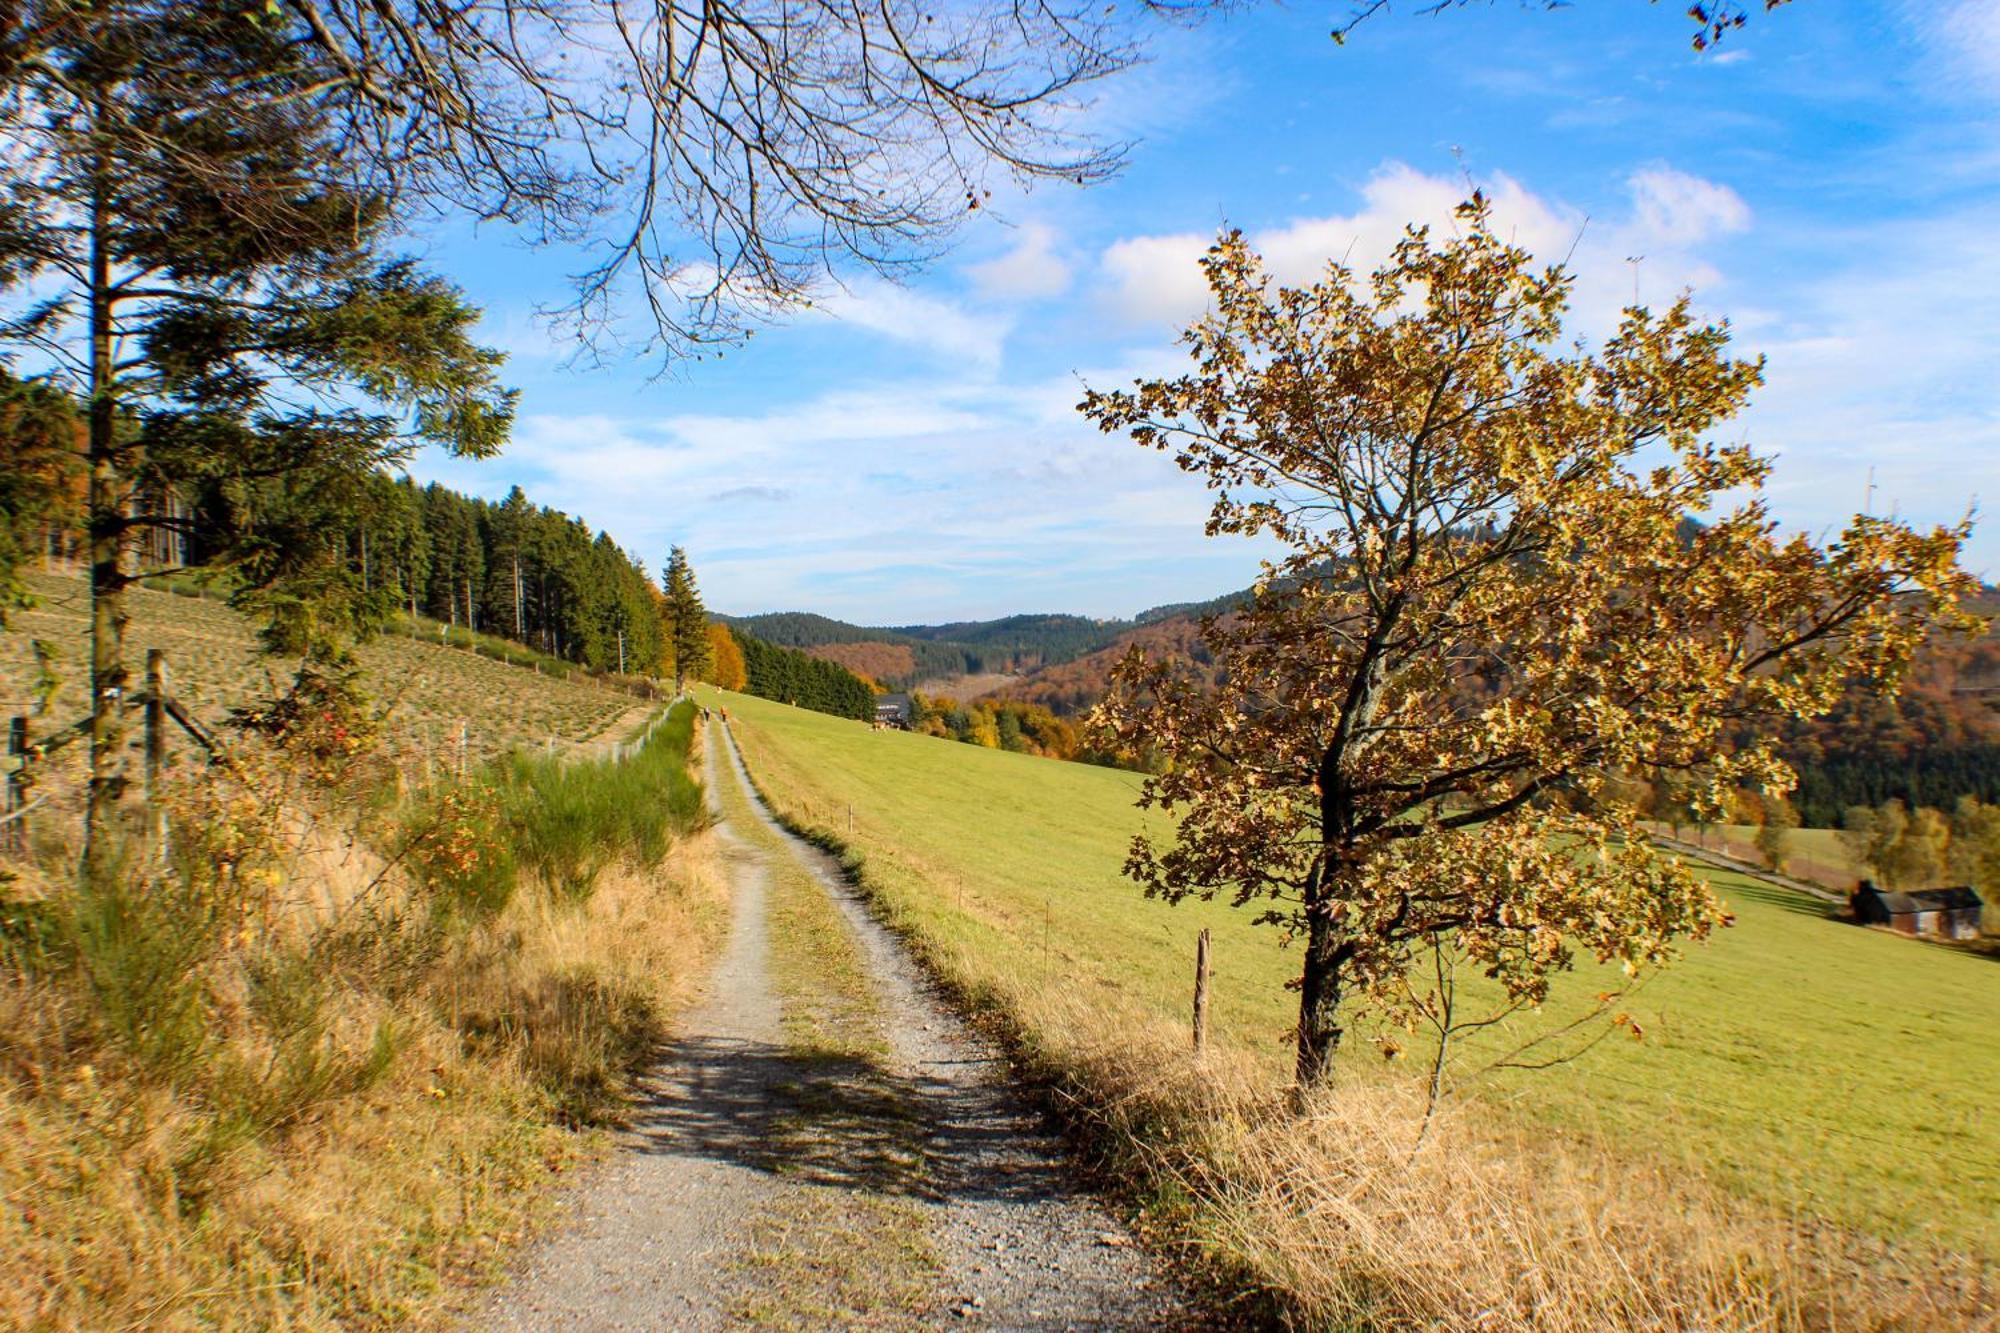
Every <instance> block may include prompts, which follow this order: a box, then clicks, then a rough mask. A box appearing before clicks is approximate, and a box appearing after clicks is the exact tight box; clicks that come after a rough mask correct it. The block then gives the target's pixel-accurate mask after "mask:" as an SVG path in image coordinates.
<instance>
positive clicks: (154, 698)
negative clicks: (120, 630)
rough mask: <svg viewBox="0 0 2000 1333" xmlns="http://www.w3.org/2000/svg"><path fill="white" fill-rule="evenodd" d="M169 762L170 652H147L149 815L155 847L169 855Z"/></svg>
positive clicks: (157, 649)
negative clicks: (164, 782)
mask: <svg viewBox="0 0 2000 1333" xmlns="http://www.w3.org/2000/svg"><path fill="white" fill-rule="evenodd" d="M166 758H167V650H166V649H164V648H148V649H147V650H146V814H147V817H148V818H149V819H150V820H151V822H152V825H153V845H154V846H155V847H157V848H159V851H160V856H161V858H162V859H164V858H165V857H166V854H167V814H166V811H165V810H164V809H163V808H162V807H161V805H160V770H161V768H162V767H164V766H165V764H166Z"/></svg>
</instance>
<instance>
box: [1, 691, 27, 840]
mask: <svg viewBox="0 0 2000 1333" xmlns="http://www.w3.org/2000/svg"><path fill="white" fill-rule="evenodd" d="M29 748H30V746H29V740H28V718H27V715H26V714H25V713H17V714H15V716H14V720H13V721H12V722H11V723H10V724H9V725H8V727H7V753H8V754H10V755H12V756H14V758H15V759H16V761H17V762H16V763H15V765H14V768H13V770H12V771H11V772H9V773H8V774H7V813H8V814H10V815H11V814H13V813H14V812H15V811H17V810H19V809H21V808H22V807H23V806H25V805H27V803H28V787H29V784H30V782H31V781H32V779H30V778H29V776H28V751H29ZM27 846H28V818H27V816H26V815H22V816H21V817H20V818H18V819H10V820H8V821H7V822H6V823H5V824H0V848H4V849H5V850H7V851H9V852H14V853H18V852H21V851H24V850H25V849H26V848H27Z"/></svg>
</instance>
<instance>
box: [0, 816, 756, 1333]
mask: <svg viewBox="0 0 2000 1333" xmlns="http://www.w3.org/2000/svg"><path fill="white" fill-rule="evenodd" d="M206 785H208V786H209V787H211V788H213V787H214V786H215V782H214V781H211V782H210V783H209V784H206ZM215 795H216V793H215V792H214V791H213V790H210V791H208V792H207V793H206V796H205V799H207V800H208V802H209V803H208V804H206V805H198V808H199V809H201V810H203V811H204V812H206V813H208V814H211V815H212V814H213V813H214V810H215V808H216V803H215V801H214V799H213V798H214V797H215ZM224 795H225V796H228V797H229V799H226V800H224V801H222V802H221V806H222V808H223V809H224V810H235V811H236V814H234V815H232V816H228V819H229V820H237V821H240V824H239V823H236V822H227V821H226V820H224V819H222V817H217V820H216V821H215V822H211V823H210V824H207V825H204V826H203V827H202V828H201V833H202V836H204V837H207V838H210V839H214V838H218V837H221V838H224V839H225V840H228V839H234V840H235V841H234V843H233V844H232V845H234V846H238V847H240V848H244V849H254V848H256V847H258V846H264V850H263V851H261V852H258V851H255V850H245V852H244V858H243V861H242V863H241V866H240V867H239V868H238V869H237V870H236V871H234V872H232V873H230V874H226V875H219V876H215V877H212V878H209V879H200V878H199V877H176V876H171V875H159V876H155V877H153V878H152V879H150V880H148V881H147V882H146V885H145V888H146V890H147V892H148V893H149V894H151V895H154V896H140V895H129V894H128V896H126V897H123V898H119V897H116V896H114V897H112V898H110V899H107V898H104V897H103V896H101V895H100V896H93V895H92V894H91V893H90V892H88V891H85V890H81V889H78V888H75V887H73V886H72V885H71V884H70V883H69V882H68V879H67V877H66V875H65V874H64V872H63V870H62V866H61V863H60V862H59V861H57V860H50V861H47V862H44V863H43V864H42V865H41V866H39V867H21V868H20V869H22V870H25V871H26V872H27V873H23V874H17V876H16V877H15V878H14V879H13V881H12V882H11V883H0V916H4V917H5V918H6V919H5V921H4V922H0V1199H4V1200H5V1204H4V1206H0V1327H34V1328H42V1327H47V1328H90V1329H104V1328H125V1327H131V1328H183V1327H187V1328H192V1327H204V1328H206V1327H256V1328H265V1327H335V1326H340V1327H347V1326H355V1325H363V1326H367V1325H384V1326H386V1325H395V1326H404V1325H417V1326H425V1325H434V1324H440V1323H442V1322H444V1321H445V1320H446V1319H447V1318H448V1316H449V1314H450V1312H451V1309H452V1306H453V1302H454V1299H455V1296H456V1294H457V1293H460V1292H463V1291H464V1290H466V1289H467V1287H468V1285H469V1284H470V1283H472V1282H473V1281H476V1280H477V1279H478V1278H479V1277H481V1276H482V1275H485V1274H489V1273H491V1272H493V1271H495V1270H496V1269H497V1266H498V1262H499V1261H500V1259H501V1258H502V1257H503V1256H504V1255H505V1254H506V1253H507V1252H508V1251H509V1250H510V1249H511V1247H512V1246H513V1244H514V1243H516V1242H517V1241H518V1240H519V1239H520V1238H521V1237H522V1235H523V1234H524V1233H525V1232H526V1231H527V1230H529V1229H530V1228H531V1227H532V1226H533V1225H534V1224H535V1222H536V1219H537V1217H538V1216H539V1215H540V1213H541V1211H542V1209H543V1208H544V1206H545V1204H546V1202H547V1200H548V1198H549V1195H550V1191H549V1189H548V1188H547V1186H548V1184H549V1183H550V1181H551V1180H552V1178H553V1177H554V1176H555V1174H556V1173H559V1172H560V1171H562V1170H563V1169H564V1168H565V1167H566V1166H567V1165H569V1164H571V1163H573V1162H574V1161H576V1160H577V1159H578V1158H579V1157H580V1156H582V1155H583V1154H585V1153H587V1152H588V1151H589V1150H590V1149H591V1147H592V1145H593V1143H594V1142H595V1139H594V1136H593V1134H592V1132H590V1129H589V1127H590V1126H592V1125H596V1124H601V1123H604V1122H605V1121H607V1120H610V1119H615V1118H616V1116H617V1114H618V1112H619V1109H620V1107H621V1105H622V1098H623V1095H624V1092H625V1089H626V1087H627V1086H628V1080H629V1077H630V1075H631V1074H632V1073H633V1072H634V1070H635V1068H636V1066H638V1065H639V1064H641V1063H644V1062H646V1061H648V1060H649V1059H650V1058H651V1056H652V1053H653V1050H654V1046H655V1043H656V1042H657V1041H658V1040H659V1038H660V1037H661V1035H662V1034H663V1032H664V1029H665V1024H666V1023H667V1022H668V1021H669V1020H670V1017H671V1015H672V1013H673V1011H674V1009H675V1007H676V1006H677V1005H679V1004H680V1003H681V1002H682V1001H684V1000H685V999H686V998H687V994H688V991H689V988H690V987H691V986H692V985H693V984H694V983H695V980H696V978H697V977H698V976H699V975H700V973H701V971H702V966H703V962H704V959H705V956H706V955H707V953H708V952H709V951H710V949H711V948H712V946H713V944H714V943H715V941H716V940H717V938H718V937H719V934H720V932H721V928H722V926H723V925H724V924H725V922H726V910H727V909H726V904H727V897H726V890H725V883H726V881H725V879H724V873H723V870H722V867H721V863H720V861H719V859H718V857H717V855H716V852H715V848H714V846H713V843H712V838H711V836H710V835H708V834H706V833H695V834H692V835H689V836H685V837H681V838H679V839H677V840H676V841H675V843H674V845H673V847H672V850H671V851H669V853H668V854H667V859H666V860H665V861H664V863H662V864H661V865H659V866H657V867H652V868H648V869H640V868H637V867H635V866H631V865H614V866H611V867H608V868H606V869H605V870H604V871H603V873H602V874H600V875H599V876H598V878H597V880H596V883H595V888H594V891H593V892H591V893H590V894H589V895H588V897H587V898H585V899H583V900H581V901H579V900H577V899H576V898H575V897H573V896H572V897H568V898H559V897H558V895H555V894H551V893H549V892H547V891H545V890H544V889H543V888H542V887H541V886H539V885H537V884H534V883H532V882H529V883H524V884H523V885H522V886H521V888H520V890H519V891H518V892H516V893H515V894H514V895H513V897H512V898H511V899H510V900H509V901H508V902H507V904H506V906H505V907H504V908H502V909H501V910H500V911H499V912H498V913H497V914H495V915H493V916H492V917H491V918H490V919H485V920H480V921H476V922H467V921H463V920H460V921H440V920H439V919H437V918H436V917H435V916H434V914H431V913H428V912H427V911H426V910H425V904H424V901H423V899H422V895H421V893H420V892H419V890H418V889H417V888H416V887H415V886H414V885H413V884H412V883H410V882H409V881H408V880H407V879H406V878H405V877H404V874H403V868H402V867H401V866H399V865H398V864H397V863H396V862H395V859H394V856H393V854H385V853H384V852H383V851H381V850H378V848H379V846H380V845H381V843H380V839H379V838H372V839H371V838H368V837H362V836H358V835H357V834H356V832H355V830H354V829H353V827H352V826H351V825H350V824H349V823H346V822H343V820H342V819H341V818H340V817H339V816H338V814H337V813H336V811H335V810H334V809H333V808H331V807H330V806H328V805H324V804H323V805H321V806H319V807H317V808H316V809H315V808H312V807H310V806H309V805H308V804H302V803H286V804H273V803H272V802H271V801H269V800H268V799H267V800H263V801H259V800H258V799H256V798H257V796H258V793H256V792H254V791H247V790H245V791H237V792H235V793H233V794H230V793H224ZM264 795H265V796H267V797H268V795H269V793H268V792H267V793H264ZM309 810H310V813H308V811H309ZM260 821H261V822H260ZM225 822H227V827H226V828H225V827H222V825H223V823H225ZM183 832H184V836H187V837H192V836H193V835H194V833H195V828H194V826H193V825H189V826H188V827H187V828H186V829H184V831H183ZM260 839H263V840H265V841H264V843H260V841H259V840H260ZM265 843H268V846H266V845H265ZM45 850H46V849H45ZM176 884H178V885H181V886H182V888H181V889H180V890H176V889H175V888H174V887H173V886H174V885H176ZM190 885H193V886H195V887H193V888H190V887H188V886H190ZM197 889H198V892H197V891H196V890H197ZM183 891H184V892H186V893H187V894H189V895H191V896H188V897H186V898H175V897H174V896H173V895H174V894H175V893H176V892H183ZM107 923H109V924H107ZM184 1005H192V1006H193V1007H194V1009H196V1010H198V1011H199V1021H194V1022H189V1023H185V1024H184V1023H182V1022H181V1021H180V1020H179V1018H177V1015H179V1014H181V1013H182V1007H183V1006H184Z"/></svg>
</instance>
